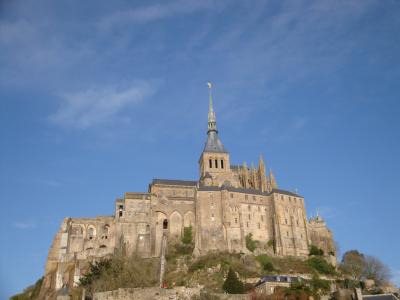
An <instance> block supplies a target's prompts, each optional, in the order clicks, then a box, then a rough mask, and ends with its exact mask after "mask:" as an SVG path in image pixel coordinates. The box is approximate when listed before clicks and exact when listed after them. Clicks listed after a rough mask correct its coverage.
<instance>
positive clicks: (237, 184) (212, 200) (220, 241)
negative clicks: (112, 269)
mask: <svg viewBox="0 0 400 300" xmlns="http://www.w3.org/2000/svg"><path fill="white" fill-rule="evenodd" d="M207 135H208V137H207V141H206V144H205V147H204V150H203V152H202V153H201V155H200V159H199V173H200V174H199V180H197V181H185V180H165V179H154V180H153V181H152V183H151V184H150V185H149V188H148V191H147V192H139V193H136V192H129V193H125V195H124V197H123V198H120V199H117V200H116V201H115V210H114V214H113V215H112V216H107V217H95V218H66V219H64V221H63V223H62V224H61V227H60V230H59V231H58V233H57V234H56V236H55V238H54V241H53V243H52V245H51V248H50V251H49V255H48V259H47V263H46V272H45V273H46V274H45V281H44V288H46V289H55V290H58V289H60V288H62V287H63V286H72V285H76V284H77V282H78V281H79V278H80V276H81V269H82V266H83V265H84V264H85V263H87V261H89V260H93V259H96V258H101V257H106V256H109V255H112V254H114V253H116V252H118V251H126V253H133V252H136V253H138V254H140V255H141V256H143V257H158V256H160V252H161V242H162V237H163V235H164V234H167V235H168V239H169V240H174V239H176V240H177V239H179V238H180V237H181V235H182V233H183V229H184V227H189V226H191V227H192V229H193V232H194V236H195V250H194V254H195V255H203V254H205V253H207V252H209V251H230V252H248V250H247V248H246V236H248V235H249V234H251V235H252V238H253V239H254V240H256V241H258V242H259V245H260V249H261V251H268V252H269V253H270V254H273V255H279V256H288V255H290V256H298V257H306V256H307V255H308V253H309V247H310V245H311V244H315V245H316V246H318V247H320V248H322V249H323V250H324V252H325V253H326V254H327V253H331V254H332V255H335V248H334V243H333V238H332V233H331V231H330V230H329V229H328V228H327V227H326V224H325V222H324V221H323V220H322V218H321V217H317V218H316V219H311V220H309V221H308V220H307V215H306V210H305V205H304V198H303V197H302V196H301V195H298V194H297V193H293V192H290V191H286V190H283V189H279V188H278V185H277V182H276V180H275V178H274V175H273V173H272V171H269V172H268V175H267V174H266V173H267V171H266V166H265V164H264V161H263V159H262V157H260V160H259V164H258V168H255V167H254V166H252V167H250V168H248V167H247V165H246V163H244V164H243V165H242V166H238V165H232V164H231V162H230V155H229V152H228V151H227V150H226V149H225V148H224V146H223V144H222V142H221V141H220V139H219V136H218V131H217V127H216V116H215V113H214V111H213V107H212V99H211V97H210V111H209V115H208V132H207Z"/></svg>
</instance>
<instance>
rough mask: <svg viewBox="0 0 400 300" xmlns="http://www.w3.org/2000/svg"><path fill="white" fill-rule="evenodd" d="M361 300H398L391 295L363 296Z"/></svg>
mask: <svg viewBox="0 0 400 300" xmlns="http://www.w3.org/2000/svg"><path fill="white" fill-rule="evenodd" d="M362 298H363V300H398V299H399V298H397V297H396V296H395V295H393V294H380V295H363V297H362Z"/></svg>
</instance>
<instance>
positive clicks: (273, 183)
mask: <svg viewBox="0 0 400 300" xmlns="http://www.w3.org/2000/svg"><path fill="white" fill-rule="evenodd" d="M269 180H270V184H271V188H272V189H277V188H278V184H277V183H276V180H275V176H274V173H272V169H269Z"/></svg>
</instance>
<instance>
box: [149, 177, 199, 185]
mask: <svg viewBox="0 0 400 300" xmlns="http://www.w3.org/2000/svg"><path fill="white" fill-rule="evenodd" d="M151 184H165V185H183V186H197V181H192V180H175V179H157V178H155V179H153V182H152V183H151Z"/></svg>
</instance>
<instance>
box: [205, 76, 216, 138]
mask: <svg viewBox="0 0 400 300" xmlns="http://www.w3.org/2000/svg"><path fill="white" fill-rule="evenodd" d="M207 85H208V91H209V96H210V106H209V108H208V131H207V133H209V132H210V131H215V132H218V131H217V118H216V116H215V112H214V108H213V100H212V93H211V88H212V84H211V82H207Z"/></svg>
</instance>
